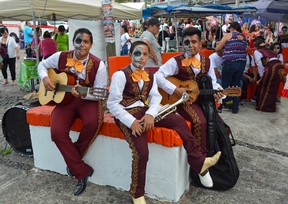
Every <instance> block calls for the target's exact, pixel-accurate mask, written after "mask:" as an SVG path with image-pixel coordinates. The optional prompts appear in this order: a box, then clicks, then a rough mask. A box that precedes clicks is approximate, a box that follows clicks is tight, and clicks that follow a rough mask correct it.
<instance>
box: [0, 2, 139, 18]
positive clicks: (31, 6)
mask: <svg viewBox="0 0 288 204" xmlns="http://www.w3.org/2000/svg"><path fill="white" fill-rule="evenodd" d="M112 6H113V16H114V18H115V19H116V20H118V19H119V20H125V19H141V18H142V16H141V10H137V9H135V8H131V7H128V6H124V5H121V4H119V3H115V2H113V3H112ZM0 8H1V10H0V19H1V20H19V21H26V20H31V19H32V12H35V17H36V18H40V19H48V20H53V14H55V17H56V19H57V20H66V21H68V19H77V20H102V19H103V16H102V5H101V1H100V0H81V1H79V0H0Z"/></svg>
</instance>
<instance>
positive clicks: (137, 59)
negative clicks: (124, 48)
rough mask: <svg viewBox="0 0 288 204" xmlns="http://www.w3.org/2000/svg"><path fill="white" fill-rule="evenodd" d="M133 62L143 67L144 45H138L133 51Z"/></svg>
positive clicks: (136, 65)
mask: <svg viewBox="0 0 288 204" xmlns="http://www.w3.org/2000/svg"><path fill="white" fill-rule="evenodd" d="M131 58H132V64H133V65H134V66H135V67H137V68H139V67H141V64H142V63H141V62H142V59H143V47H142V46H137V47H136V48H135V49H134V50H133V53H132V56H131Z"/></svg>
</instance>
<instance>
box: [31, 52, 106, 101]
mask: <svg viewBox="0 0 288 204" xmlns="http://www.w3.org/2000/svg"><path fill="white" fill-rule="evenodd" d="M60 54H61V52H56V53H55V54H53V55H51V56H50V57H48V58H47V59H46V60H42V61H41V62H40V63H39V65H38V68H37V69H38V76H39V77H40V79H41V80H42V79H43V78H44V77H46V76H48V71H47V69H48V68H53V69H57V70H58V63H59V59H60ZM73 58H75V59H77V58H76V56H75V52H74V53H73ZM88 59H89V55H88V56H87V58H86V59H84V60H79V61H81V62H82V63H83V64H84V69H83V70H82V72H81V73H79V72H77V71H76V70H75V69H74V67H71V68H70V71H71V73H73V74H75V75H76V76H77V77H78V79H83V80H85V79H86V65H87V63H86V62H87V61H88ZM107 80H108V73H107V69H106V65H105V64H104V62H103V61H101V62H100V64H99V68H98V71H97V73H96V77H95V81H94V85H93V87H97V88H106V87H107ZM82 98H83V99H86V100H98V99H97V98H95V97H94V96H93V95H90V94H87V96H86V97H82Z"/></svg>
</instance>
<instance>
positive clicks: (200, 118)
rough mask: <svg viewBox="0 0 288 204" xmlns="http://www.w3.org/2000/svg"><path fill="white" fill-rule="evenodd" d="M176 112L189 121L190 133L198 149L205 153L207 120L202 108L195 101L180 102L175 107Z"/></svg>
mask: <svg viewBox="0 0 288 204" xmlns="http://www.w3.org/2000/svg"><path fill="white" fill-rule="evenodd" d="M177 112H178V113H179V114H180V115H181V116H182V117H183V118H185V119H186V120H188V121H190V122H191V124H192V134H193V135H194V137H195V139H196V142H197V146H198V151H201V152H202V153H205V154H206V152H207V149H206V132H207V122H206V118H205V115H204V113H203V110H202V108H201V107H200V106H199V105H198V104H197V103H193V104H181V105H179V106H178V107H177Z"/></svg>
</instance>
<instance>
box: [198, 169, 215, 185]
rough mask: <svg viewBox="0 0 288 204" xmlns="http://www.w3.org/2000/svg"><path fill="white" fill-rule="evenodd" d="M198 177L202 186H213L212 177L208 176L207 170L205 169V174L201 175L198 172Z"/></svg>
mask: <svg viewBox="0 0 288 204" xmlns="http://www.w3.org/2000/svg"><path fill="white" fill-rule="evenodd" d="M198 175H199V178H200V182H201V183H202V185H203V186H205V187H207V188H212V187H213V181H212V178H211V176H210V173H209V171H207V173H206V174H204V175H203V176H201V175H200V174H198Z"/></svg>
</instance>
